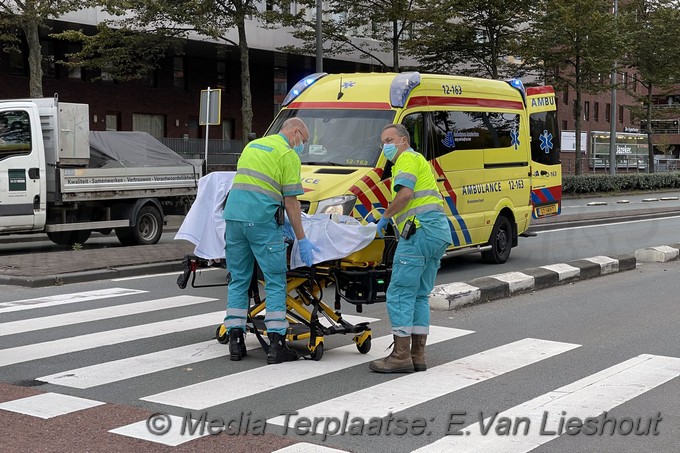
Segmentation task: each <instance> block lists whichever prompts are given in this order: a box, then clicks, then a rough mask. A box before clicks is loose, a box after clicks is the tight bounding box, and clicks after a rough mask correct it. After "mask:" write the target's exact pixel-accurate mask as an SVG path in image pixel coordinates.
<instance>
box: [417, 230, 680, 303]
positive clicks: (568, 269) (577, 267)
mask: <svg viewBox="0 0 680 453" xmlns="http://www.w3.org/2000/svg"><path fill="white" fill-rule="evenodd" d="M679 258H680V243H675V244H672V245H670V246H667V245H662V246H657V247H647V248H644V249H638V250H636V251H635V252H634V253H631V254H625V255H616V256H613V257H608V256H593V257H591V258H585V259H580V260H574V261H570V262H568V263H559V264H552V265H549V266H541V267H537V268H531V269H527V270H525V271H523V272H507V273H504V274H497V275H491V276H488V277H481V278H475V279H473V280H470V281H469V282H465V283H463V282H454V283H448V284H445V285H438V286H435V287H434V289H433V290H432V293H430V308H432V309H434V310H455V309H458V308H461V307H465V306H467V305H473V304H480V303H485V302H491V301H493V300H497V299H503V298H506V297H511V296H514V295H516V294H525V293H530V292H533V291H536V290H540V289H545V288H549V287H552V286H557V285H562V284H565V283H573V282H576V281H579V280H586V279H590V278H596V277H601V276H603V275H608V274H613V273H617V272H623V271H629V270H633V269H635V268H636V266H637V263H665V262H668V261H674V260H678V259H679Z"/></svg>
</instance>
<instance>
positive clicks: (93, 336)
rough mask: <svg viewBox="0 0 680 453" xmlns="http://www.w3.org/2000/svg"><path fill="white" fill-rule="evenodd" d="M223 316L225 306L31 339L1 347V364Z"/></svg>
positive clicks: (153, 334)
mask: <svg viewBox="0 0 680 453" xmlns="http://www.w3.org/2000/svg"><path fill="white" fill-rule="evenodd" d="M223 318H224V310H220V311H216V312H212V313H205V314H202V315H195V316H188V317H185V318H177V319H171V320H168V321H159V322H154V323H150V324H141V325H138V326H132V327H124V328H122V329H115V330H105V331H102V332H95V333H90V334H87V335H80V336H77V337H71V338H62V339H59V340H52V341H46V342H43V343H34V344H30V345H26V346H18V347H14V348H8V349H0V367H3V366H7V365H14V364H16V363H23V362H30V361H31V360H37V359H44V358H47V357H53V356H57V355H61V354H69V353H71V352H78V351H85V350H87V349H94V348H99V347H102V346H110V345H114V344H118V343H125V342H128V341H135V340H141V339H143V338H152V337H158V336H161V335H166V334H171V333H176V332H182V331H185V330H192V329H199V328H202V327H206V326H210V325H213V326H214V325H216V324H217V323H216V321H217V320H221V319H223ZM43 327H49V326H43Z"/></svg>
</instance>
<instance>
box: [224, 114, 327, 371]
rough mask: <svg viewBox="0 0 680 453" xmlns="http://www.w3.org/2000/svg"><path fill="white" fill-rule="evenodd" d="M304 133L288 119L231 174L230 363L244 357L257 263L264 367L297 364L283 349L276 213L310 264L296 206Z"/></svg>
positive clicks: (282, 253) (282, 259)
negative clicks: (283, 216)
mask: <svg viewBox="0 0 680 453" xmlns="http://www.w3.org/2000/svg"><path fill="white" fill-rule="evenodd" d="M308 138H309V131H308V129H307V126H306V125H305V123H304V122H302V120H300V119H298V118H290V119H288V120H286V121H285V122H284V123H283V125H282V126H281V130H280V132H279V133H278V134H275V135H269V136H267V137H263V138H260V139H257V140H253V141H252V142H250V143H248V145H247V146H246V147H245V148H244V149H243V152H242V153H241V157H240V158H239V160H238V164H237V169H236V176H235V177H234V181H233V185H232V186H231V189H230V191H229V196H228V197H227V202H226V204H225V207H224V219H225V220H226V233H225V239H226V246H225V254H226V259H227V268H228V269H229V272H231V282H230V283H229V291H228V293H227V313H226V317H225V318H224V326H225V327H226V328H227V331H228V336H229V355H230V358H231V360H241V358H242V357H243V356H245V355H246V347H245V343H244V332H245V328H246V327H245V326H246V317H247V310H248V287H249V286H250V281H251V278H252V273H253V267H254V262H255V260H257V263H258V265H259V266H260V269H262V273H263V275H264V280H265V291H266V293H267V298H266V305H267V314H266V316H265V325H266V328H267V335H268V337H269V340H270V348H269V352H268V354H267V363H270V364H271V363H281V362H288V361H292V360H297V358H298V356H297V353H296V352H295V351H293V350H291V349H289V348H288V347H287V346H286V331H287V329H288V321H287V320H286V270H287V269H288V266H287V263H286V243H285V242H284V237H283V230H282V225H281V224H280V222H277V219H276V217H277V210H278V209H279V207H281V206H284V207H285V210H286V213H287V214H288V219H289V222H290V225H291V226H292V228H293V231H294V232H295V237H296V238H297V241H298V246H299V249H300V257H301V258H302V261H303V262H304V263H305V264H306V265H307V266H311V265H312V250H316V251H318V248H316V247H315V246H314V245H313V244H312V243H311V242H310V241H309V239H307V238H305V233H304V230H303V229H302V220H301V214H300V203H299V202H298V200H297V196H298V195H301V194H302V193H303V190H302V183H301V179H300V157H299V154H301V153H302V150H303V148H304V144H305V142H306V141H307V139H308Z"/></svg>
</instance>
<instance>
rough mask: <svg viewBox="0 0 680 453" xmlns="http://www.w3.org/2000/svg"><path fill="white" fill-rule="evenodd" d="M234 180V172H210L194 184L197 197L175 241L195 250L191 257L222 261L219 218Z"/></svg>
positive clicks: (222, 221) (222, 229) (222, 234)
mask: <svg viewBox="0 0 680 453" xmlns="http://www.w3.org/2000/svg"><path fill="white" fill-rule="evenodd" d="M234 176H236V172H235V171H214V172H212V173H208V174H207V175H205V176H203V177H202V178H201V179H199V180H198V193H197V194H196V200H194V203H193V204H192V205H191V208H190V209H189V212H188V213H187V215H186V217H185V218H184V221H183V222H182V225H181V226H180V227H179V230H178V231H177V234H175V239H184V240H185V241H189V242H191V243H192V244H194V245H195V246H196V248H195V249H194V255H196V256H198V257H199V258H203V259H224V231H225V224H224V219H223V218H222V211H223V210H224V200H226V198H227V192H229V189H231V184H232V182H233V181H234Z"/></svg>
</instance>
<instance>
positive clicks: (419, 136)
mask: <svg viewBox="0 0 680 453" xmlns="http://www.w3.org/2000/svg"><path fill="white" fill-rule="evenodd" d="M402 124H403V125H404V127H406V130H407V131H408V133H409V135H410V136H411V148H413V149H414V150H415V151H418V152H419V153H420V154H423V155H425V121H424V119H423V114H422V112H418V113H411V114H410V115H407V116H406V117H405V118H404V120H403V121H402Z"/></svg>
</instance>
